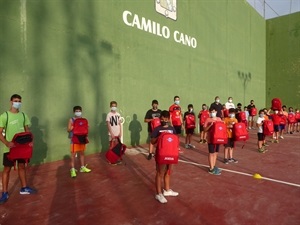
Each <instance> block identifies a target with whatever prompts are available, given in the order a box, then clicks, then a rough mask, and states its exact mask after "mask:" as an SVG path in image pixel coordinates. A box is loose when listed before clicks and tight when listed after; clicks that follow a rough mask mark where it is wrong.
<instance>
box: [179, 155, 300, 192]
mask: <svg viewBox="0 0 300 225" xmlns="http://www.w3.org/2000/svg"><path fill="white" fill-rule="evenodd" d="M178 161H180V162H183V163H187V164H192V165H196V166H203V167H207V168H208V166H207V165H203V164H199V163H194V162H189V161H185V160H181V159H179V160H178ZM221 169H222V171H227V172H230V173H237V174H241V175H244V176H249V177H253V174H249V173H243V172H239V171H234V170H228V169H223V168H221ZM261 179H262V180H269V181H273V182H277V183H281V184H287V185H291V186H295V187H300V184H295V183H290V182H285V181H282V180H275V179H272V178H268V177H262V178H261Z"/></svg>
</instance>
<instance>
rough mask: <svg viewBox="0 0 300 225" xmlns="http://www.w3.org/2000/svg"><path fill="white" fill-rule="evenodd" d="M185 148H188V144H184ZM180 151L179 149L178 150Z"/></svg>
mask: <svg viewBox="0 0 300 225" xmlns="http://www.w3.org/2000/svg"><path fill="white" fill-rule="evenodd" d="M184 147H185V148H186V149H188V148H190V146H189V145H188V144H185V146H184ZM179 151H180V150H179Z"/></svg>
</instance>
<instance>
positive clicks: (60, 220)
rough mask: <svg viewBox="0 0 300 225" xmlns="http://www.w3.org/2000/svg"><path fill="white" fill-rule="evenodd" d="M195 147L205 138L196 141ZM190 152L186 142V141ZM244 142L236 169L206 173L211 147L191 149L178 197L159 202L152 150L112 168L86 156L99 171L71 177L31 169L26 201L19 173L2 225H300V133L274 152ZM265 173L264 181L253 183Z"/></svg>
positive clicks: (134, 153) (50, 167) (60, 167)
mask: <svg viewBox="0 0 300 225" xmlns="http://www.w3.org/2000/svg"><path fill="white" fill-rule="evenodd" d="M194 139H195V142H196V141H198V137H195V138H194ZM181 141H182V143H181V144H182V148H183V142H184V139H183V137H182V138H181ZM242 145H243V143H237V147H236V150H235V152H234V157H235V158H237V159H238V160H239V162H238V163H237V164H228V165H225V164H224V163H222V159H223V149H222V151H221V153H220V154H219V160H218V162H217V166H219V167H220V168H222V169H223V171H222V175H221V176H215V175H211V174H208V173H207V154H208V153H207V146H206V145H205V144H199V143H197V144H196V148H195V149H192V150H185V153H184V154H181V155H180V162H179V164H178V165H177V166H176V167H175V169H174V172H173V174H172V178H171V179H172V180H171V188H172V189H173V190H175V191H178V192H179V193H180V194H179V196H178V197H167V199H168V203H166V204H161V203H159V202H158V201H157V200H155V199H154V194H155V189H154V176H155V162H154V160H153V159H152V160H150V161H148V160H147V159H146V150H145V148H146V146H140V147H137V148H135V149H128V151H127V153H126V155H125V156H124V157H123V163H122V164H121V165H118V166H112V165H109V164H107V163H106V160H105V157H104V153H101V154H100V155H99V154H93V155H89V156H87V157H86V161H87V162H88V164H89V167H90V168H91V169H92V172H91V173H89V174H78V176H77V178H75V179H72V178H70V176H69V160H68V159H67V157H66V158H65V159H62V160H61V161H57V162H53V163H47V164H44V165H40V166H32V167H30V168H29V171H28V181H29V184H30V185H31V186H33V187H34V188H36V189H37V190H38V193H37V194H35V195H26V196H24V195H20V194H19V182H18V180H17V171H12V172H11V180H10V185H9V187H10V188H9V193H10V199H9V200H8V202H6V203H5V204H3V205H0V225H23V224H24V225H25V224H26V225H44V224H47V225H58V224H64V225H69V224H70V225H75V224H78V225H85V224H89V225H90V224H105V225H106V224H107V225H152V224H153V225H177V224H191V225H194V224H195V225H196V224H203V225H206V224H207V225H210V224H217V225H223V224H228V225H229V224H230V225H235V224H237V225H240V224H242V225H244V224H247V225H248V224H261V225H266V224H270V225H277V224H278V225H293V224H295V225H296V224H297V225H298V224H300V210H299V209H300V133H294V134H292V135H290V134H286V135H285V139H283V140H281V141H280V143H279V144H275V143H270V146H269V147H268V149H269V151H268V152H266V153H264V154H262V153H258V152H257V150H256V149H257V148H256V131H255V130H251V131H250V140H249V141H247V142H246V144H245V146H244V148H243V149H242V148H241V147H242ZM255 173H258V174H260V175H261V176H262V179H255V178H253V174H255Z"/></svg>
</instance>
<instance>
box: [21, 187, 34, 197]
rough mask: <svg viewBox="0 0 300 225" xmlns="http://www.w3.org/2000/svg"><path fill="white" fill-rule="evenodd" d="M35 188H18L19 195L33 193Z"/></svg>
mask: <svg viewBox="0 0 300 225" xmlns="http://www.w3.org/2000/svg"><path fill="white" fill-rule="evenodd" d="M35 193H36V190H34V189H32V188H30V187H23V188H21V190H20V194H21V195H30V194H35Z"/></svg>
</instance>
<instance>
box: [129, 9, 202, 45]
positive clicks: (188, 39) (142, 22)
mask: <svg viewBox="0 0 300 225" xmlns="http://www.w3.org/2000/svg"><path fill="white" fill-rule="evenodd" d="M123 22H124V23H125V24H126V25H127V26H129V27H134V28H137V29H139V30H142V31H146V32H149V33H151V34H154V35H156V36H159V37H163V38H165V39H170V37H171V30H170V28H169V27H167V26H162V25H161V24H160V23H157V22H155V21H152V20H149V19H146V18H145V17H139V16H138V15H137V14H133V13H131V12H130V11H128V10H125V11H124V12H123ZM172 36H173V39H174V41H175V42H176V43H179V44H182V45H186V46H188V47H192V48H197V40H196V38H195V37H192V36H190V35H187V34H184V33H182V32H179V31H178V30H176V31H174V32H173V35H172Z"/></svg>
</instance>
